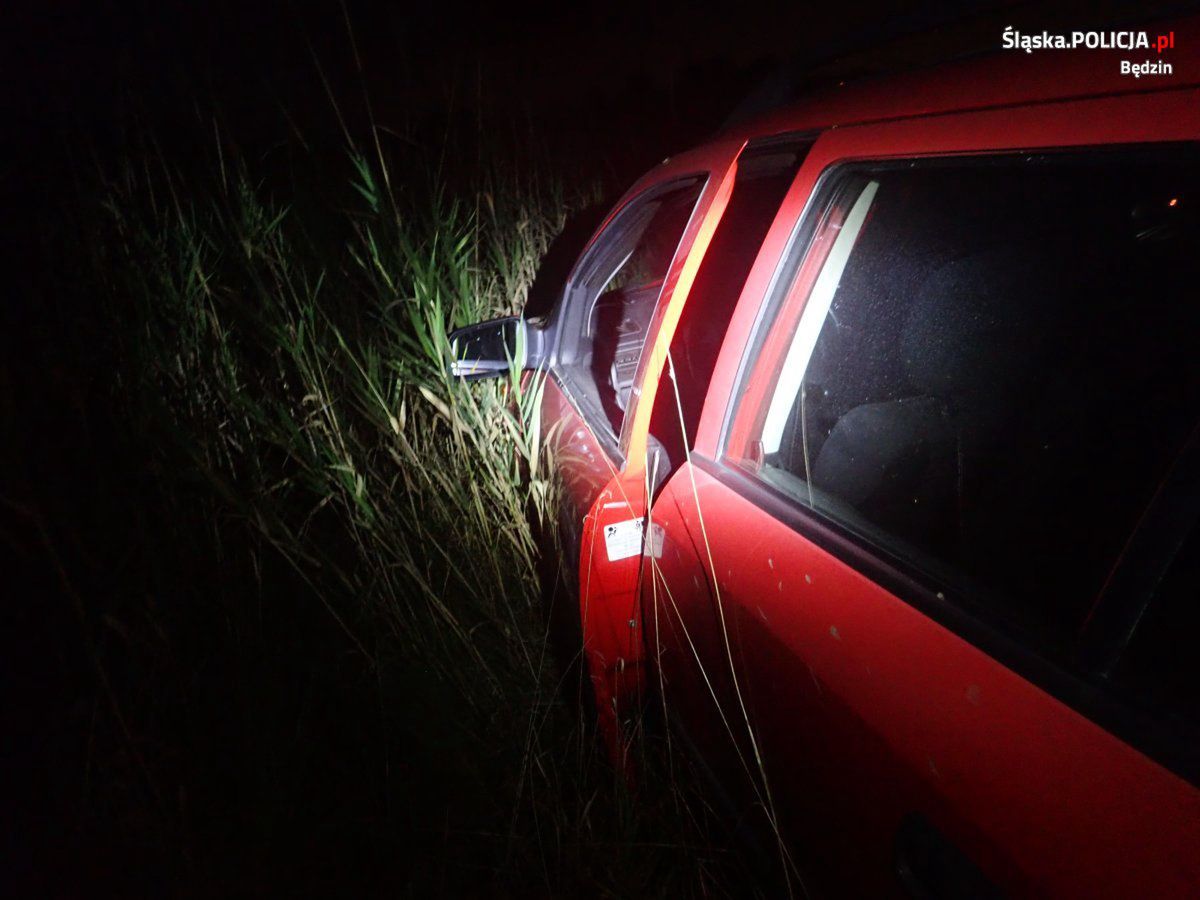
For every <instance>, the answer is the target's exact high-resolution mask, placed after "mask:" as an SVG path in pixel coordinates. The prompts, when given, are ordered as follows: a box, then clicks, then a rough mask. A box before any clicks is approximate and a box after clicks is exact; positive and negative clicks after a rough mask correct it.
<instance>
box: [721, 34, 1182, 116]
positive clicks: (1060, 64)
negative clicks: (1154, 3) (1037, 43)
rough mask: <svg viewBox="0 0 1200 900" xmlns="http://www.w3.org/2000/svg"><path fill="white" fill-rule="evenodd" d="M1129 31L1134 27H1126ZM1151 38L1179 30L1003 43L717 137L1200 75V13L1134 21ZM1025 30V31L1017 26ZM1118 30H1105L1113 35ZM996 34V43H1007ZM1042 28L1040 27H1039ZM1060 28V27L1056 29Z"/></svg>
mask: <svg viewBox="0 0 1200 900" xmlns="http://www.w3.org/2000/svg"><path fill="white" fill-rule="evenodd" d="M1126 30H1127V31H1128V30H1129V29H1126ZM1132 30H1133V31H1134V32H1135V33H1136V32H1137V31H1145V32H1146V33H1147V34H1148V36H1149V39H1150V41H1151V43H1153V42H1154V40H1155V38H1156V37H1157V35H1159V34H1167V33H1169V32H1173V33H1174V47H1173V48H1172V49H1168V50H1164V51H1163V52H1162V53H1161V54H1160V53H1158V52H1157V51H1156V50H1155V49H1154V47H1153V46H1151V47H1150V48H1149V49H1145V48H1140V49H1131V50H1120V49H1113V50H1101V49H1095V50H1091V49H1086V48H1078V49H1068V50H1033V51H1032V52H1029V53H1027V52H1024V51H1023V50H1020V49H1012V50H1000V49H998V50H997V51H996V52H989V53H987V54H983V55H978V56H975V57H972V58H968V59H959V60H954V61H950V62H945V63H940V64H938V65H934V66H930V67H927V68H923V69H919V70H912V71H907V72H902V73H898V74H891V75H885V76H878V77H872V78H869V79H863V80H862V81H858V82H849V83H846V82H843V83H836V84H833V85H830V86H827V87H824V88H820V89H817V90H814V91H812V92H810V93H808V94H807V95H806V96H805V97H804V98H803V99H802V100H800V101H798V102H796V103H793V104H791V105H789V106H786V107H783V108H781V109H778V110H775V111H773V112H770V113H766V114H763V115H760V116H758V117H757V118H754V119H750V120H749V121H746V122H742V123H739V124H737V125H734V126H732V127H730V128H727V129H725V130H723V131H721V132H719V133H718V134H717V135H714V140H721V139H728V138H734V137H741V138H744V139H753V138H756V137H764V136H768V135H772V134H779V133H784V132H795V131H818V130H824V129H827V128H835V127H841V126H847V125H855V124H863V123H866V122H881V121H888V120H892V119H907V118H914V117H920V116H932V115H941V114H947V113H953V112H965V111H969V110H977V109H995V108H1002V107H1005V106H1023V105H1028V104H1034V103H1050V102H1054V101H1058V100H1068V99H1081V98H1086V97H1103V96H1111V95H1115V94H1129V93H1147V92H1153V91H1163V90H1178V89H1180V88H1183V87H1190V86H1194V85H1196V84H1198V83H1200V16H1188V17H1186V18H1185V17H1181V18H1179V19H1176V20H1168V21H1164V22H1158V23H1154V24H1151V25H1147V26H1141V27H1136V28H1134V29H1132ZM1018 33H1020V32H1018ZM1112 33H1113V32H1110V31H1105V32H1101V34H1103V35H1106V36H1107V35H1110V34H1112ZM1002 34H1003V32H999V33H997V35H996V47H997V48H1000V47H1001V46H1002ZM1037 34H1038V35H1040V34H1041V32H1038V33H1037ZM1052 34H1053V32H1052ZM1122 60H1128V61H1129V62H1131V63H1135V64H1136V63H1142V62H1146V61H1149V62H1151V63H1155V62H1159V61H1161V62H1166V63H1170V64H1171V66H1172V68H1173V72H1172V74H1171V75H1143V76H1141V77H1139V78H1135V77H1134V76H1132V75H1130V74H1122V73H1121V70H1120V69H1121V61H1122Z"/></svg>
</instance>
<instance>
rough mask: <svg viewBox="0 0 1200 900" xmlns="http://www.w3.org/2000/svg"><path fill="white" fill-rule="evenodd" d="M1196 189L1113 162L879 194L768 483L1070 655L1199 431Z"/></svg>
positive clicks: (886, 186)
mask: <svg viewBox="0 0 1200 900" xmlns="http://www.w3.org/2000/svg"><path fill="white" fill-rule="evenodd" d="M1191 171H1194V170H1189V169H1188V168H1187V167H1186V166H1185V165H1183V164H1182V160H1181V159H1174V160H1170V161H1169V162H1167V161H1161V160H1160V161H1157V162H1156V161H1152V160H1149V159H1146V158H1143V157H1142V156H1141V155H1135V154H1129V155H1128V156H1123V155H1122V154H1119V153H1114V154H1110V155H1109V157H1108V158H1107V159H1102V160H1099V161H1096V160H1093V161H1091V162H1090V163H1089V164H1087V165H1075V166H1072V165H1070V164H1069V163H1068V162H1067V160H1065V159H1064V160H1060V161H1055V160H1046V161H1044V162H1043V163H1042V164H1041V165H1030V164H1029V163H1028V162H1016V161H1013V162H1011V163H1009V164H1007V165H1006V166H1005V165H991V166H983V165H975V166H971V165H963V166H960V167H958V168H954V167H949V166H947V167H945V168H931V169H928V170H926V171H924V172H919V171H912V172H898V171H894V170H893V171H887V172H881V173H880V174H879V175H877V176H875V177H877V178H879V180H880V181H881V184H882V188H881V190H880V192H879V195H878V196H877V198H876V204H875V208H874V209H873V210H872V213H871V218H870V219H869V220H868V222H867V225H866V226H865V228H864V230H863V232H862V234H861V235H860V236H859V239H858V242H857V244H856V245H855V248H854V251H853V254H852V256H851V259H850V262H849V264H848V265H847V267H846V270H845V272H844V274H843V277H842V280H841V284H840V286H839V288H838V291H837V294H836V295H835V297H834V301H833V304H832V305H831V308H830V311H829V314H828V316H827V318H826V321H825V325H824V327H823V330H822V332H821V336H820V339H819V340H818V343H817V347H816V349H815V351H814V354H813V357H812V360H811V362H810V364H809V367H808V369H807V372H806V376H805V384H804V387H803V394H804V399H805V403H804V404H803V406H804V422H803V423H801V419H800V411H801V403H800V402H796V404H795V406H794V407H793V409H792V412H791V416H790V418H789V421H788V424H787V427H786V430H785V434H784V438H783V441H782V443H781V446H780V448H779V451H778V453H775V454H771V455H770V456H768V458H767V460H766V462H767V465H768V467H776V468H778V469H782V470H784V471H786V472H788V473H791V474H792V475H793V476H795V477H797V478H798V479H801V480H802V481H803V482H809V483H811V485H812V486H813V487H814V489H815V492H814V494H813V496H812V500H811V501H810V502H815V503H817V505H818V508H820V502H818V501H819V500H820V498H822V497H824V498H835V500H836V502H829V501H826V503H827V507H828V508H827V509H826V511H827V512H829V513H830V514H831V515H832V516H833V517H834V518H836V519H840V520H842V521H844V522H845V523H846V524H847V525H849V526H850V527H852V528H855V527H857V530H859V531H861V532H863V533H864V534H865V536H868V537H869V538H870V539H872V540H879V539H880V535H883V536H884V537H883V538H882V540H883V542H884V543H886V542H887V541H888V540H892V541H894V542H896V544H897V547H899V546H903V548H904V551H903V553H904V555H907V556H909V557H910V558H911V557H912V552H913V551H914V550H915V551H916V552H917V554H918V556H917V559H918V560H919V559H920V558H921V557H922V556H924V557H926V558H927V559H928V560H930V565H929V566H928V568H941V567H942V566H943V564H949V565H950V567H951V568H953V569H954V570H956V571H957V572H959V573H961V575H962V577H963V578H965V579H967V580H970V581H972V582H977V583H979V584H981V585H986V586H989V587H990V588H992V589H994V590H996V591H998V592H999V593H1001V594H1003V595H1004V596H1006V597H1008V598H1010V600H1011V601H1012V605H1011V609H1009V610H1007V612H1008V613H1010V614H1012V615H1014V616H1016V617H1017V618H1019V619H1020V620H1021V621H1022V623H1023V624H1025V625H1028V626H1029V627H1031V628H1033V629H1035V630H1037V631H1040V632H1042V633H1043V634H1044V635H1045V636H1046V637H1047V638H1052V637H1061V636H1065V637H1067V638H1069V635H1071V634H1072V633H1074V632H1075V631H1076V630H1077V629H1078V628H1079V626H1080V624H1081V623H1082V621H1083V619H1084V618H1085V617H1086V615H1087V612H1088V609H1089V605H1090V603H1091V601H1092V599H1093V598H1094V597H1095V595H1096V593H1097V592H1098V591H1099V590H1100V588H1101V587H1102V585H1103V582H1104V579H1105V578H1106V576H1107V574H1108V567H1107V566H1108V563H1109V561H1111V560H1112V559H1113V558H1115V557H1116V556H1117V555H1118V554H1119V553H1120V550H1121V546H1122V544H1123V542H1124V541H1125V540H1126V539H1127V537H1128V535H1129V532H1130V530H1131V529H1132V528H1133V527H1134V525H1135V524H1136V521H1137V519H1138V516H1139V515H1140V513H1141V511H1142V510H1143V509H1144V508H1145V505H1146V503H1147V502H1149V500H1150V498H1151V497H1152V496H1153V494H1154V492H1155V490H1156V488H1157V487H1158V485H1159V484H1160V483H1161V480H1162V478H1163V477H1164V476H1165V473H1166V471H1167V469H1168V468H1169V467H1170V465H1171V463H1172V461H1173V459H1174V458H1175V456H1176V454H1178V452H1179V450H1180V447H1181V446H1182V444H1183V442H1184V440H1186V438H1187V435H1188V434H1189V433H1190V431H1191V429H1192V428H1193V426H1194V425H1195V423H1196V421H1197V419H1198V418H1200V382H1198V379H1197V375H1196V367H1195V366H1194V365H1193V364H1192V358H1193V354H1194V342H1193V336H1194V335H1195V333H1196V330H1197V328H1196V326H1197V324H1200V323H1198V322H1197V307H1196V305H1195V304H1194V303H1191V302H1187V303H1181V302H1179V298H1182V297H1185V296H1189V295H1190V291H1189V289H1188V286H1189V285H1194V284H1195V283H1196V279H1197V276H1198V275H1200V272H1198V271H1197V259H1198V257H1197V254H1196V250H1197V236H1198V234H1200V231H1198V229H1197V221H1196V217H1195V216H1194V215H1193V213H1192V212H1191V211H1190V210H1187V211H1185V210H1183V209H1181V206H1182V205H1183V203H1184V200H1182V199H1180V198H1187V200H1193V199H1200V191H1197V190H1195V189H1193V188H1194V186H1195V177H1194V175H1193V174H1191ZM1173 201H1174V202H1173ZM806 460H807V461H806ZM800 495H801V496H802V497H804V493H803V491H801V492H800ZM888 536H891V537H890V538H889V537H888ZM1018 543H1019V545H1020V546H1021V547H1022V548H1024V550H1023V552H1022V553H1020V554H1019V557H1015V556H1014V552H1013V547H1014V546H1017V545H1018Z"/></svg>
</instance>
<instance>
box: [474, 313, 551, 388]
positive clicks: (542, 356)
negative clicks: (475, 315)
mask: <svg viewBox="0 0 1200 900" xmlns="http://www.w3.org/2000/svg"><path fill="white" fill-rule="evenodd" d="M548 346H549V341H548V340H547V339H546V332H545V330H543V329H541V328H538V327H536V326H533V325H530V324H529V322H528V321H527V320H525V319H523V318H521V317H520V316H504V317H503V318H500V319H490V320H488V321H487V322H477V323H476V324H474V325H467V326H466V327H465V328H458V329H456V330H454V331H452V332H450V349H451V352H452V353H453V354H454V358H453V359H452V360H451V362H450V374H451V375H453V376H455V377H456V378H465V379H467V380H468V381H474V380H476V379H479V378H498V377H500V376H502V375H505V374H507V373H508V372H509V370H510V369H511V368H514V367H515V368H517V369H538V368H541V367H542V366H544V365H545V363H546V362H547V357H548V355H549V354H548V352H547V348H548Z"/></svg>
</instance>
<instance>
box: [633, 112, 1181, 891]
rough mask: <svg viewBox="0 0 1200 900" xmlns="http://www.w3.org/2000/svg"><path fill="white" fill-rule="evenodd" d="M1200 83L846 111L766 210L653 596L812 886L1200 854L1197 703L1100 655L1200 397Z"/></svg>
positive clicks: (1083, 887) (791, 864)
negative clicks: (1165, 701)
mask: <svg viewBox="0 0 1200 900" xmlns="http://www.w3.org/2000/svg"><path fill="white" fill-rule="evenodd" d="M1198 100H1200V96H1198V95H1197V92H1195V91H1194V90H1186V91H1174V92H1164V93H1159V94H1147V95H1142V96H1134V97H1106V98H1094V99H1088V100H1081V101H1072V102H1064V103H1059V104H1045V105H1041V106H1037V107H1028V108H1016V109H1006V110H1003V111H980V112H972V113H964V114H957V115H948V116H941V117H937V118H935V119H928V120H919V119H918V120H911V121H907V122H894V123H886V124H875V125H863V126H850V127H843V128H839V129H837V130H835V131H831V132H827V133H826V134H824V135H823V136H822V137H821V138H820V139H819V140H818V141H817V143H816V144H815V146H814V147H813V149H812V151H811V152H810V154H809V156H808V158H807V160H806V161H805V163H804V165H803V166H802V167H801V169H800V171H799V173H798V175H797V177H796V184H795V185H794V186H793V188H792V191H791V192H790V193H789V195H788V199H787V201H785V204H784V206H785V212H788V213H790V221H787V219H788V218H789V217H788V216H786V215H785V216H781V217H780V221H777V222H776V225H775V226H774V227H773V228H772V229H771V232H770V233H769V234H768V235H767V237H766V239H765V241H764V250H763V253H762V255H761V256H760V258H759V260H758V262H757V263H756V264H755V268H754V270H753V271H752V273H751V276H750V278H749V280H748V281H747V284H746V288H745V290H744V291H743V293H742V297H741V300H740V301H739V304H738V308H737V310H736V312H735V313H734V316H733V320H732V322H731V324H730V327H729V329H728V333H727V337H726V339H725V343H724V345H723V347H722V350H721V354H720V357H719V358H718V361H717V364H716V368H715V372H714V375H713V378H712V382H711V385H712V386H711V388H710V390H709V391H708V395H707V397H706V399H705V402H704V408H703V413H702V416H701V418H700V424H699V428H698V430H697V432H696V436H695V440H694V446H690V447H689V448H688V453H687V461H686V462H685V463H684V464H683V465H681V466H679V467H678V469H677V470H676V471H674V473H673V474H672V476H671V478H670V480H669V481H668V482H667V484H666V486H665V488H664V489H663V490H662V492H661V494H660V495H659V497H658V498H657V500H656V501H655V503H654V508H653V513H652V519H653V522H652V525H651V528H652V530H659V531H661V535H662V537H661V541H660V546H658V547H655V548H653V550H652V552H648V553H647V556H646V559H648V560H649V561H650V565H648V566H646V567H645V569H644V571H643V576H642V590H641V600H642V604H643V609H644V613H643V617H644V618H645V619H646V620H653V621H658V622H661V623H663V624H662V625H661V628H660V630H661V631H664V632H665V631H672V632H673V633H674V634H675V635H677V637H676V638H674V639H671V640H656V641H655V647H654V649H653V650H652V651H651V652H652V658H655V659H659V672H660V674H661V675H662V677H663V681H664V690H665V693H666V696H665V702H666V704H667V705H668V706H671V705H672V697H673V696H681V697H686V698H687V699H686V700H685V701H683V702H680V703H679V704H678V709H679V710H680V711H681V713H682V717H683V719H684V721H682V723H681V724H682V725H683V727H684V728H685V729H688V728H689V727H691V726H692V725H693V724H694V723H693V721H689V720H688V717H689V713H688V711H689V710H692V709H695V708H696V703H695V698H696V697H706V698H708V699H709V701H711V703H712V704H713V705H714V706H717V705H719V706H721V707H723V708H721V709H719V710H717V711H716V713H717V718H718V719H720V721H722V722H723V723H725V730H726V732H727V733H728V737H727V740H726V742H725V746H724V747H719V746H716V745H714V744H712V743H711V742H712V741H713V740H714V739H713V738H712V737H711V735H712V734H713V731H712V729H711V728H710V729H703V728H701V729H699V730H701V731H702V732H703V733H704V734H706V735H710V737H706V738H705V740H704V741H701V742H700V743H701V746H700V750H701V752H703V753H705V754H707V755H710V756H714V757H716V756H721V755H722V754H724V755H726V756H732V757H736V758H738V759H740V760H741V761H742V769H743V770H744V773H745V777H746V779H747V781H748V782H750V783H751V788H752V790H751V791H750V793H751V795H752V796H753V797H754V798H755V800H756V802H757V803H758V804H759V805H760V806H761V807H762V808H763V809H764V810H765V811H766V814H767V815H766V819H767V820H768V824H769V827H770V828H772V829H774V831H775V833H776V834H778V835H780V836H781V837H786V841H784V840H781V841H780V847H781V850H780V855H781V859H782V860H783V865H784V867H785V868H786V869H788V870H789V871H790V872H792V873H793V874H794V875H795V876H796V877H798V878H800V879H801V881H802V882H803V884H804V887H805V889H806V890H808V891H810V892H812V893H817V894H823V895H830V896H887V895H900V896H904V895H909V896H923V897H966V896H988V895H991V894H993V893H994V892H1003V893H1005V894H1014V895H1053V896H1139V895H1140V896H1146V895H1154V896H1188V895H1190V894H1193V893H1194V890H1195V886H1196V885H1197V884H1198V883H1200V791H1197V789H1196V787H1195V785H1196V779H1197V773H1196V769H1195V752H1194V747H1195V746H1196V738H1195V734H1194V731H1188V730H1187V728H1188V727H1189V726H1188V725H1187V724H1186V723H1182V724H1181V720H1179V719H1177V718H1176V719H1170V720H1165V719H1163V718H1161V716H1160V715H1159V713H1158V712H1157V711H1155V710H1153V709H1151V708H1150V707H1143V706H1142V705H1140V703H1139V701H1138V699H1137V696H1136V694H1134V695H1131V694H1129V693H1128V692H1126V691H1123V690H1116V689H1114V687H1113V685H1112V684H1110V674H1111V673H1112V672H1113V671H1118V672H1119V671H1120V666H1119V664H1116V663H1114V659H1115V660H1119V659H1120V652H1118V653H1117V655H1116V656H1115V657H1113V656H1111V655H1110V656H1107V657H1106V656H1105V654H1103V653H1102V654H1100V657H1099V658H1106V659H1107V662H1106V663H1105V664H1103V665H1099V664H1097V663H1096V662H1095V661H1096V659H1097V658H1098V657H1097V654H1096V653H1095V648H1096V647H1097V646H1099V647H1108V648H1111V645H1112V634H1111V633H1109V629H1108V627H1107V625H1106V623H1108V622H1109V621H1110V620H1112V619H1113V617H1112V616H1109V615H1107V614H1106V610H1107V609H1108V608H1109V607H1111V605H1112V604H1113V603H1118V604H1119V603H1123V602H1125V601H1123V600H1122V599H1121V598H1120V596H1116V594H1115V592H1116V588H1115V587H1114V585H1117V586H1119V585H1120V584H1122V583H1123V578H1121V577H1118V573H1120V572H1122V571H1128V569H1129V566H1130V565H1131V564H1132V563H1131V561H1132V560H1135V559H1136V554H1134V553H1133V548H1136V547H1137V546H1138V538H1137V536H1138V535H1139V534H1142V533H1143V532H1144V529H1145V528H1146V527H1148V526H1147V523H1149V522H1152V521H1154V520H1155V515H1153V514H1152V510H1153V509H1155V508H1157V505H1158V504H1160V503H1161V500H1162V493H1163V491H1165V490H1166V489H1167V487H1166V486H1171V485H1176V484H1177V482H1179V480H1180V476H1179V471H1180V467H1181V466H1182V465H1184V464H1183V463H1182V462H1181V460H1183V459H1184V458H1185V457H1187V455H1188V453H1189V450H1188V447H1189V446H1190V445H1191V443H1192V442H1194V437H1192V432H1193V429H1194V428H1195V427H1196V423H1197V421H1198V420H1200V369H1198V367H1197V365H1196V361H1195V359H1196V358H1195V354H1194V352H1193V350H1192V348H1194V346H1195V336H1196V333H1197V327H1198V326H1200V322H1198V321H1197V318H1196V316H1197V312H1196V309H1197V307H1196V305H1195V304H1194V303H1192V302H1191V301H1190V299H1189V298H1190V295H1191V292H1192V291H1194V285H1195V283H1196V281H1197V279H1198V278H1200V270H1198V268H1197V265H1198V263H1197V261H1198V260H1200V254H1198V253H1197V252H1196V251H1197V250H1198V249H1200V243H1198V241H1200V229H1198V222H1197V219H1196V217H1195V215H1194V214H1193V213H1192V212H1190V211H1185V208H1187V207H1191V206H1193V205H1194V206H1196V207H1200V183H1198V182H1197V179H1196V175H1195V172H1196V171H1197V169H1196V162H1197V153H1196V150H1195V145H1194V143H1192V142H1195V141H1196V139H1197V138H1198V137H1200V103H1198V102H1197V101H1198ZM802 210H805V211H804V213H803V215H802V214H801V212H802ZM1185 546H1192V544H1191V543H1188V544H1186V545H1185ZM1131 577H1133V580H1135V581H1137V580H1139V579H1140V580H1143V581H1145V580H1146V572H1144V571H1140V570H1139V571H1137V572H1134V575H1133V576H1131ZM1152 580H1153V579H1151V581H1152ZM1117 593H1119V592H1117ZM1116 619H1117V620H1123V621H1126V623H1127V624H1128V621H1129V620H1128V617H1124V618H1123V617H1122V616H1120V615H1118V616H1116ZM1136 621H1138V620H1137V619H1136V618H1135V620H1134V622H1135V626H1136ZM1133 633H1134V635H1135V636H1136V631H1134V632H1133ZM1128 639H1129V633H1128V632H1126V633H1125V635H1124V638H1122V640H1124V641H1128ZM1118 643H1120V642H1118ZM1114 665H1116V668H1115V669H1114ZM721 671H729V672H731V673H732V678H731V680H732V682H733V684H732V685H731V690H730V691H729V692H727V693H722V692H721V691H717V690H714V689H713V684H714V679H713V678H712V677H711V676H712V673H716V672H721ZM706 742H707V743H708V744H709V745H708V746H705V745H704V744H705V743H706ZM1188 748H1192V749H1191V750H1189V749H1188ZM734 768H735V769H736V767H734Z"/></svg>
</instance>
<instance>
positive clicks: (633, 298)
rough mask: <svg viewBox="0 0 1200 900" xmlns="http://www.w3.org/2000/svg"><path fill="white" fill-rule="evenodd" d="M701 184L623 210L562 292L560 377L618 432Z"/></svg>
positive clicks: (696, 182) (672, 190)
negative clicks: (565, 312)
mask: <svg viewBox="0 0 1200 900" xmlns="http://www.w3.org/2000/svg"><path fill="white" fill-rule="evenodd" d="M701 187H702V182H701V181H700V180H699V179H692V180H690V181H688V182H686V183H684V184H681V185H678V186H675V187H673V188H670V189H668V190H666V191H662V192H659V193H657V194H656V195H654V196H652V197H650V198H647V199H645V200H642V201H635V202H634V204H633V205H632V206H631V207H630V208H628V209H626V210H624V211H623V212H622V213H621V214H620V215H619V216H618V217H617V218H616V219H615V220H614V221H613V222H612V223H611V224H610V225H609V227H608V228H607V229H606V230H605V232H604V233H603V234H602V235H601V236H600V237H599V238H598V239H597V240H596V242H595V244H594V246H593V248H592V249H591V250H590V251H589V253H588V255H587V257H586V258H585V260H584V263H583V265H582V267H581V269H580V272H579V273H578V274H577V275H576V276H575V277H574V279H573V280H572V284H571V285H570V286H569V288H568V293H567V304H568V305H569V306H570V307H571V308H572V310H574V311H575V315H574V316H572V317H570V318H568V320H567V324H566V326H565V327H566V328H567V330H568V334H566V335H565V336H564V337H565V340H564V344H563V349H562V352H561V354H560V356H561V362H560V369H561V370H562V372H563V373H564V374H566V375H568V377H570V378H571V380H572V384H573V385H574V386H575V387H576V388H577V389H578V390H579V391H580V392H581V393H582V397H581V400H582V401H583V402H584V403H585V404H586V405H587V406H589V408H592V409H594V411H595V412H596V416H595V419H596V424H598V425H601V426H602V427H605V428H606V429H607V430H608V432H609V434H610V435H616V434H618V433H619V432H620V429H621V422H622V419H623V417H624V411H625V407H626V406H627V404H628V402H629V394H630V390H631V389H632V386H633V379H634V375H635V374H636V372H637V367H638V362H639V361H640V359H641V355H642V349H643V346H644V344H645V340H646V332H647V330H648V327H649V325H650V322H651V319H652V317H653V313H654V309H655V306H656V305H657V302H658V296H659V293H660V291H661V290H662V285H663V281H664V279H665V277H666V275H667V272H668V270H669V269H670V267H671V261H672V259H673V258H674V256H675V251H676V249H677V248H678V246H679V241H680V238H681V237H682V236H683V232H684V229H685V228H686V227H687V223H688V220H689V218H690V217H691V214H692V210H693V208H694V207H695V205H696V199H697V198H698V197H699V195H700V190H701Z"/></svg>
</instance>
